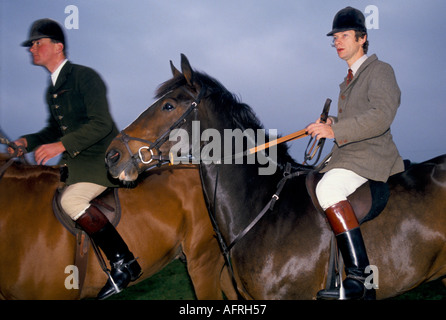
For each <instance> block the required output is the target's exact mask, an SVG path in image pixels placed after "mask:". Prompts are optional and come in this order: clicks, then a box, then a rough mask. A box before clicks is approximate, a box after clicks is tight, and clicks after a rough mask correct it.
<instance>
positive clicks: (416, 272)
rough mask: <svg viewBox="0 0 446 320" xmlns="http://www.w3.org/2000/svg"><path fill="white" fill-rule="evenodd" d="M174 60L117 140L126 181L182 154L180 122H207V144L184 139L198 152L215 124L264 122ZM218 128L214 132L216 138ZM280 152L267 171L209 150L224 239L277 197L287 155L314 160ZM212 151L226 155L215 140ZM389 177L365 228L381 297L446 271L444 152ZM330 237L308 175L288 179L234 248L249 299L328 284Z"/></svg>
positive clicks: (295, 295)
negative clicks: (380, 207) (380, 205)
mask: <svg viewBox="0 0 446 320" xmlns="http://www.w3.org/2000/svg"><path fill="white" fill-rule="evenodd" d="M171 66H172V71H173V76H174V77H173V78H172V79H171V80H169V81H167V82H165V83H164V84H162V85H161V86H160V88H159V89H158V92H157V98H159V99H158V100H157V101H156V102H155V103H154V104H152V106H150V107H149V108H148V109H147V110H146V111H145V112H143V113H142V114H141V115H140V117H139V118H138V119H136V120H135V121H134V122H133V123H132V124H131V125H130V126H128V127H127V129H126V130H125V135H126V136H127V137H132V138H131V140H130V143H128V145H127V148H126V147H125V146H124V144H123V143H122V142H120V141H119V140H116V141H114V142H113V143H112V144H111V146H110V148H109V153H108V155H107V162H108V165H109V169H110V173H111V174H112V175H113V176H115V177H119V178H120V179H121V180H127V181H132V180H134V179H136V178H137V176H138V173H139V172H141V171H142V170H144V169H145V168H147V164H145V163H147V162H149V161H150V160H159V159H162V158H163V157H166V155H167V154H169V152H170V151H171V150H172V149H175V152H176V154H175V155H177V154H178V152H177V151H178V150H179V149H178V148H177V144H178V135H176V136H175V138H169V139H167V138H166V137H167V136H169V137H170V136H171V134H173V133H174V130H176V129H179V130H177V132H180V130H184V131H185V132H187V133H188V135H183V138H184V137H186V138H187V137H189V138H190V137H192V136H194V132H193V128H194V124H195V128H199V129H200V132H199V133H198V135H197V134H196V133H195V135H196V137H197V136H198V138H199V140H200V141H199V142H198V144H195V147H196V146H197V145H198V146H199V151H200V152H201V153H200V152H198V153H197V152H196V150H195V153H194V139H189V140H186V143H187V151H188V152H190V154H187V155H186V158H189V159H195V160H197V158H196V156H197V155H198V156H201V155H203V153H204V151H209V146H210V145H211V144H212V145H213V146H218V145H223V144H224V143H220V144H218V143H217V144H215V141H214V140H215V139H217V140H218V135H216V134H215V132H218V133H219V134H220V137H224V133H225V132H224V131H225V130H228V129H229V130H236V129H240V130H241V131H244V130H246V129H247V128H252V129H259V128H262V127H261V124H260V121H259V120H258V119H257V118H256V116H255V115H254V112H253V111H252V109H251V108H250V107H249V106H247V105H246V104H243V103H240V102H239V101H238V100H237V99H236V98H235V97H234V95H233V94H231V93H230V92H228V91H227V90H226V89H225V88H224V87H223V86H222V85H221V84H220V83H219V82H218V81H216V80H215V79H213V78H211V77H209V76H207V75H205V74H203V73H199V72H196V71H194V70H193V69H192V68H191V66H190V64H189V61H188V60H187V58H186V57H185V56H184V55H182V60H181V67H182V71H181V72H180V71H178V70H177V69H176V68H175V67H173V65H172V63H171ZM193 120H198V121H199V122H198V124H199V126H197V122H194V121H193ZM206 130H208V131H207V132H206ZM209 130H211V131H209ZM205 132H206V135H205V136H204V134H205ZM200 134H201V135H200ZM211 134H214V135H213V137H214V140H212V139H209V136H210V135H211ZM134 138H136V139H134ZM206 148H207V149H206ZM183 150H184V149H183ZM276 151H277V155H276V158H277V159H272V158H271V155H269V156H270V159H271V162H270V163H275V165H277V170H276V171H275V173H274V174H260V171H259V168H260V167H265V164H264V163H263V164H260V163H259V162H260V161H256V162H255V163H250V164H248V161H247V159H246V158H244V159H243V160H244V161H243V163H242V164H228V163H227V162H224V163H223V164H220V162H219V161H207V162H206V161H204V160H203V159H201V161H200V174H201V180H202V185H203V190H204V194H205V200H206V202H207V204H208V208H209V211H210V214H211V217H215V220H216V224H217V225H218V227H219V229H220V231H221V234H222V236H223V238H224V240H225V242H226V244H230V243H231V242H232V241H233V240H234V239H235V238H236V237H237V236H238V235H239V234H240V232H241V231H242V230H244V229H245V227H246V226H247V225H249V224H250V223H251V222H252V221H253V220H254V219H255V218H256V217H257V215H258V214H259V212H261V211H262V209H263V208H264V207H265V205H266V204H267V203H268V202H269V201H270V200H271V199H272V198H273V195H274V194H275V192H276V190H277V184H278V182H279V181H280V180H281V179H282V177H283V174H284V170H283V169H284V167H285V166H286V163H291V164H292V167H293V168H294V170H297V171H299V170H305V169H308V168H304V167H303V166H299V165H298V164H296V163H295V162H294V161H293V159H292V158H291V157H290V156H289V154H288V151H287V149H286V147H285V146H278V147H277V150H276ZM214 152H217V153H218V152H220V155H221V154H223V152H222V151H221V150H218V148H217V147H215V150H214ZM271 153H272V154H273V155H274V153H273V152H272V151H271ZM194 154H195V157H194V156H193V155H194ZM206 154H209V155H212V154H211V153H210V152H207V153H206ZM183 156H184V154H183ZM225 156H226V155H225ZM183 158H184V157H183ZM214 160H215V159H214ZM226 160H227V158H226ZM232 160H235V159H232ZM273 160H277V161H276V162H274V161H273ZM229 162H230V161H229ZM234 162H235V161H232V163H234ZM230 163H231V162H230ZM297 171H296V172H297ZM388 183H389V188H390V199H389V202H388V204H387V206H386V208H385V209H384V211H383V212H382V213H381V215H379V216H378V217H377V218H375V219H374V220H371V221H368V222H365V223H364V224H363V225H362V227H361V228H362V232H363V235H364V239H365V242H366V247H367V249H368V253H369V258H370V262H371V264H372V265H374V266H376V268H377V270H378V271H379V273H378V272H376V273H375V271H374V272H373V283H375V281H376V282H378V283H379V286H378V289H377V290H376V293H377V298H378V299H384V298H389V297H392V296H396V295H399V294H401V293H403V292H405V291H408V290H410V289H412V288H414V287H416V286H418V285H419V284H421V283H423V282H426V281H431V280H435V279H439V278H442V277H444V276H445V275H446V155H443V156H439V157H437V158H435V159H432V160H429V161H426V162H423V163H421V164H416V165H413V166H412V167H410V168H409V169H408V170H407V171H405V172H403V173H401V174H398V175H395V176H392V177H391V178H390V179H389V181H388ZM331 237H332V231H331V229H330V227H329V225H328V224H327V222H326V220H325V218H324V217H323V216H322V214H319V213H318V211H316V209H315V208H314V205H313V204H312V201H311V199H310V197H309V195H308V193H307V190H306V186H305V175H304V174H303V175H301V176H296V177H293V178H292V179H289V180H288V181H287V182H286V184H285V185H284V187H283V190H282V192H281V194H280V198H279V199H278V200H277V202H276V203H275V206H274V207H273V210H270V211H267V212H266V214H265V215H264V216H263V217H262V218H261V219H260V220H259V221H258V222H257V224H255V225H254V226H253V227H252V229H250V231H249V232H247V233H246V235H245V236H244V237H242V238H240V239H239V240H238V241H237V242H236V244H235V245H234V246H233V247H232V249H231V251H230V257H231V261H232V265H233V267H234V273H235V279H236V282H237V287H238V289H239V291H240V292H241V293H242V295H243V296H244V297H245V298H248V299H314V298H315V297H316V293H317V292H318V291H319V290H321V289H323V288H324V286H325V283H326V278H327V269H328V260H329V248H330V239H331ZM375 276H376V278H375ZM378 276H379V277H378ZM443 282H445V281H444V280H443Z"/></svg>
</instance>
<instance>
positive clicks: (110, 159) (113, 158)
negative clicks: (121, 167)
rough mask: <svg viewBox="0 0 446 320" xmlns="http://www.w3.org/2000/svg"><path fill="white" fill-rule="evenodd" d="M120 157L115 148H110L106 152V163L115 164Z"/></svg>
mask: <svg viewBox="0 0 446 320" xmlns="http://www.w3.org/2000/svg"><path fill="white" fill-rule="evenodd" d="M120 158H121V154H120V153H119V152H118V151H116V150H110V151H109V152H108V153H107V163H108V164H116V163H117V162H118V161H119V159H120Z"/></svg>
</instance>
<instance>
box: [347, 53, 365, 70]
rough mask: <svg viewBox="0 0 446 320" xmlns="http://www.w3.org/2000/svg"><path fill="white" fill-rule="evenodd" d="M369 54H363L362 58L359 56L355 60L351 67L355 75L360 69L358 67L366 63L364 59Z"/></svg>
mask: <svg viewBox="0 0 446 320" xmlns="http://www.w3.org/2000/svg"><path fill="white" fill-rule="evenodd" d="M367 58H368V57H367V55H366V54H365V55H363V56H362V57H361V58H359V59H358V60H356V61H355V63H353V65H352V66H351V67H350V69H352V72H353V75H355V74H356V72H357V71H358V69H359V68H360V67H361V65H362V64H363V63H364V61H366V60H367Z"/></svg>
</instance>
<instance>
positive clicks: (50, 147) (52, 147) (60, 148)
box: [34, 141, 65, 164]
mask: <svg viewBox="0 0 446 320" xmlns="http://www.w3.org/2000/svg"><path fill="white" fill-rule="evenodd" d="M64 151H65V147H64V145H63V144H62V142H60V141H59V142H54V143H49V144H43V145H41V146H40V147H38V148H37V149H36V151H35V152H34V158H35V159H36V162H37V163H38V164H46V163H47V162H48V160H50V159H52V158H54V157H56V156H58V155H59V154H61V153H62V152H64Z"/></svg>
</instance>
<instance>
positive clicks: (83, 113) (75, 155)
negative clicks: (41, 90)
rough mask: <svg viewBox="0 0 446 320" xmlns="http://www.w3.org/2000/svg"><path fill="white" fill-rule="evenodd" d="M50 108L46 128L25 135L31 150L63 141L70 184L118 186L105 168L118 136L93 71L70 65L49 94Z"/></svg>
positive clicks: (97, 76)
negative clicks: (110, 150)
mask: <svg viewBox="0 0 446 320" xmlns="http://www.w3.org/2000/svg"><path fill="white" fill-rule="evenodd" d="M46 100H47V103H48V108H49V117H48V121H47V122H48V124H47V126H46V127H45V128H44V129H42V130H41V131H39V132H38V133H35V134H30V135H25V136H24V138H26V139H27V142H28V150H29V151H32V150H34V149H35V148H37V147H38V146H40V145H42V144H47V143H53V142H57V141H61V142H62V143H63V145H64V147H65V149H66V151H65V152H64V153H63V155H62V159H61V161H60V164H62V165H66V166H67V167H68V180H67V184H73V183H77V182H91V183H96V184H100V185H103V186H106V187H111V186H115V183H113V182H112V181H111V180H110V179H109V177H108V172H107V169H106V167H105V160H104V159H105V152H106V150H107V148H108V146H109V145H110V143H111V141H112V140H113V139H114V137H116V135H117V134H118V129H117V127H116V125H115V123H114V121H113V119H112V117H111V114H110V112H109V107H108V102H107V97H106V86H105V84H104V82H103V81H102V79H101V77H100V76H99V75H98V74H97V73H96V72H95V71H94V70H92V69H90V68H88V67H84V66H80V65H76V64H72V63H70V62H69V61H67V63H66V64H65V65H64V66H63V68H62V70H61V72H60V74H59V77H58V79H57V82H56V85H55V86H53V84H52V83H51V82H50V85H49V87H48V90H47V93H46Z"/></svg>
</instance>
